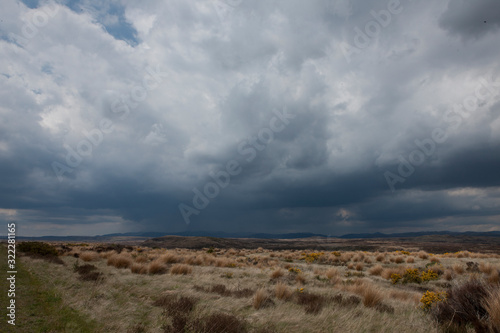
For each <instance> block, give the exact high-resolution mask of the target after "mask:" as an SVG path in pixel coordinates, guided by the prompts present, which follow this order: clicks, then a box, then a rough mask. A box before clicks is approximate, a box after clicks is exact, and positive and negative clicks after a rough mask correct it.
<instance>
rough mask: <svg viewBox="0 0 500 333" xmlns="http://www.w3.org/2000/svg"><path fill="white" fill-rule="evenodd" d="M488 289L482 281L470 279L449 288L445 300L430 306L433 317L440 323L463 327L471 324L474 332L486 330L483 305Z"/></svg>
mask: <svg viewBox="0 0 500 333" xmlns="http://www.w3.org/2000/svg"><path fill="white" fill-rule="evenodd" d="M488 296H489V295H488V290H487V288H486V286H485V285H484V283H483V282H482V281H480V280H477V279H471V280H469V281H467V282H465V283H464V284H462V285H459V286H455V287H453V288H450V289H449V290H448V292H447V298H446V300H445V301H442V302H438V303H437V304H436V305H435V306H433V307H432V308H431V314H432V316H433V318H434V319H435V320H436V321H437V322H438V323H439V324H441V325H446V326H448V325H453V326H455V327H457V328H460V329H465V327H466V326H467V325H468V324H471V325H472V326H473V327H474V328H475V330H476V332H486V331H487V323H486V322H485V320H484V319H485V318H486V317H487V314H488V312H487V311H486V309H485V307H484V302H485V299H486V298H487V297H488Z"/></svg>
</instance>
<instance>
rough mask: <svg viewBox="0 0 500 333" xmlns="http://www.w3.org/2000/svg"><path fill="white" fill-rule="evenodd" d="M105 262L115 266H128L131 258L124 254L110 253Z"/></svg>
mask: <svg viewBox="0 0 500 333" xmlns="http://www.w3.org/2000/svg"><path fill="white" fill-rule="evenodd" d="M107 264H108V266H115V267H116V268H129V267H130V266H131V265H132V259H130V257H129V256H127V255H124V254H112V255H111V256H110V257H109V258H108V261H107Z"/></svg>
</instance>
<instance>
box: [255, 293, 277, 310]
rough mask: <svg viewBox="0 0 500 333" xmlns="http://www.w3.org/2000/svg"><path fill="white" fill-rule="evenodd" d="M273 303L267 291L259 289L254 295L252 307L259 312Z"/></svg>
mask: <svg viewBox="0 0 500 333" xmlns="http://www.w3.org/2000/svg"><path fill="white" fill-rule="evenodd" d="M272 303H273V302H272V300H271V299H270V298H269V294H268V293H267V291H266V290H265V289H262V288H261V289H259V290H257V291H256V292H255V294H254V295H253V302H252V305H253V307H254V308H255V309H257V310H259V309H261V308H263V307H266V306H269V305H271V304H272Z"/></svg>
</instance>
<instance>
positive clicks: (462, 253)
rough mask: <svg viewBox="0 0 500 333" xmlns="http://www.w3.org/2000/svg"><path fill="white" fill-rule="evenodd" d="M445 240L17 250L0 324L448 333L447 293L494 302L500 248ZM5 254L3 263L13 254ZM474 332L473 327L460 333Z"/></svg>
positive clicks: (180, 240) (38, 328) (168, 242)
mask: <svg viewBox="0 0 500 333" xmlns="http://www.w3.org/2000/svg"><path fill="white" fill-rule="evenodd" d="M439 238H440V239H436V238H432V237H429V238H428V239H422V238H421V239H419V240H417V239H370V240H339V239H333V238H332V239H301V240H255V239H249V240H246V239H245V240H236V239H217V238H205V237H193V238H186V237H162V238H159V239H151V240H147V241H146V242H142V243H141V244H140V246H132V245H130V244H125V245H118V244H109V243H101V244H96V243H94V244H83V243H80V244H75V243H73V244H71V243H61V242H57V243H52V244H53V245H47V246H48V247H49V248H50V249H54V250H57V251H58V255H57V256H51V255H47V256H44V255H40V254H39V253H38V254H36V255H33V254H30V252H29V251H28V250H26V252H25V254H24V255H22V256H21V253H19V252H18V259H17V260H18V263H19V265H18V266H19V274H18V276H19V280H18V288H19V291H20V293H19V295H18V297H17V300H18V302H19V303H18V304H19V308H18V320H17V323H18V327H16V330H12V329H11V327H8V326H5V322H2V324H1V325H2V326H0V328H1V331H2V332H4V331H5V332H131V333H134V332H137V333H139V332H213V333H216V332H261V333H264V332H412V333H417V332H426V333H428V332H440V331H443V329H442V326H440V325H438V323H437V322H436V320H435V318H436V317H435V316H433V315H432V313H431V312H430V311H429V309H431V308H432V309H435V306H436V304H438V303H439V302H441V301H442V300H439V297H440V296H439V295H445V294H444V293H446V292H448V291H449V290H450V288H455V287H457V286H461V285H463V284H464V283H468V281H479V282H480V283H481V285H482V286H483V285H484V286H485V287H484V288H486V289H485V290H488V294H487V295H486V294H485V296H484V297H485V300H487V299H489V298H488V297H490V296H488V295H490V294H489V293H491V295H493V292H494V291H495V290H498V288H499V286H500V249H499V245H498V241H499V239H495V238H493V237H491V238H488V239H483V240H481V242H478V240H477V239H475V240H472V239H471V240H469V239H464V238H461V239H453V238H450V239H443V237H442V236H440V237H439ZM459 246H461V249H460V248H459ZM457 248H459V250H458V251H456V249H457ZM424 249H427V250H424ZM432 249H434V250H433V251H431V250H432ZM472 249H475V250H472ZM453 250H455V251H453ZM37 251H39V250H37ZM452 251H453V252H452ZM1 254H2V256H1V258H0V260H2V264H3V263H4V262H6V258H5V248H4V247H3V246H2V251H1ZM4 271H5V269H4ZM471 279H472V280H471ZM479 282H478V283H479ZM5 288H6V286H4V285H2V289H3V290H5ZM5 294H6V293H5V292H3V291H2V300H3V299H4V298H5ZM424 295H426V296H424ZM499 295H500V294H499ZM490 298H491V297H490ZM2 304H4V301H3V302H2ZM481 304H482V303H481ZM4 308H5V307H4ZM426 309H427V310H426ZM495 311H496V312H494V311H493V310H491V311H490V313H491V314H492V315H491V316H489V317H484V318H483V319H482V320H483V321H484V324H485V325H494V324H495V322H494V318H496V317H495V316H494V315H493V314H497V315H498V318H499V323H498V325H500V306H498V307H497V308H496V310H495ZM490 317H491V318H492V319H489V318H490ZM485 318H486V319H485ZM474 331H475V330H474V325H473V324H470V323H469V324H467V325H465V326H464V327H462V328H461V330H456V332H474Z"/></svg>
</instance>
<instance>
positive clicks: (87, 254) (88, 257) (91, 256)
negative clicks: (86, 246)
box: [80, 251, 100, 262]
mask: <svg viewBox="0 0 500 333" xmlns="http://www.w3.org/2000/svg"><path fill="white" fill-rule="evenodd" d="M99 258H100V256H99V254H98V253H97V252H94V251H84V252H82V253H80V259H82V260H83V261H86V262H88V261H96V260H99Z"/></svg>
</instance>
